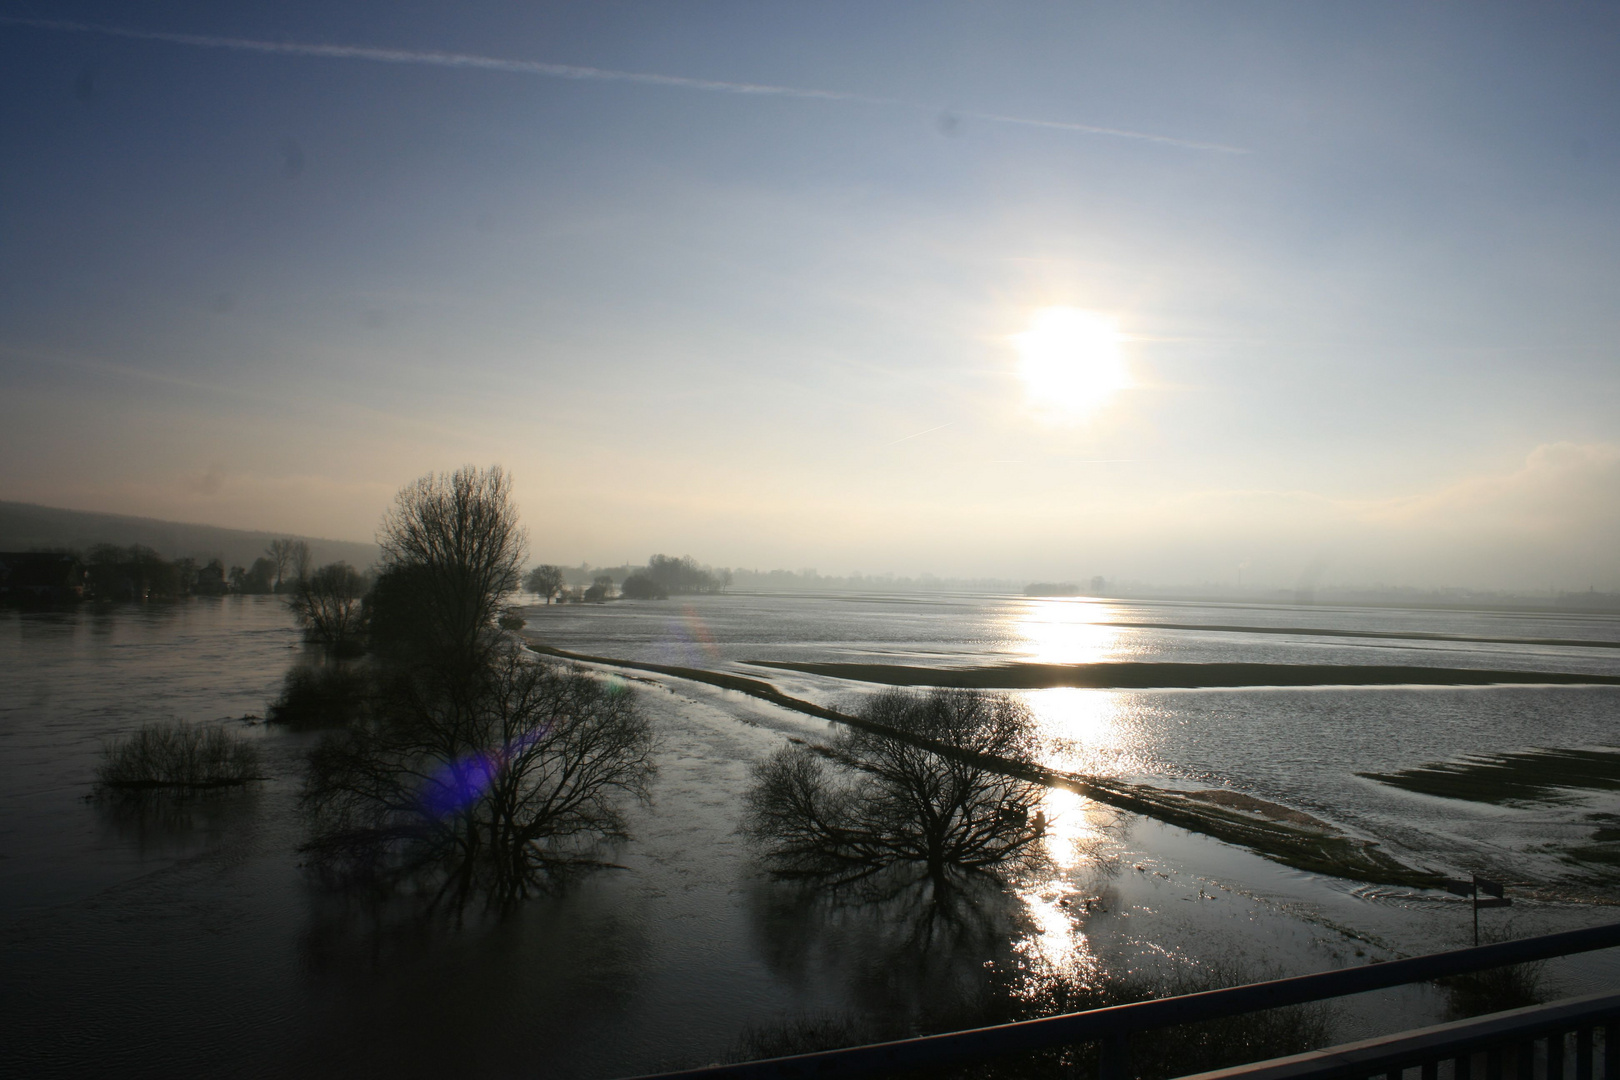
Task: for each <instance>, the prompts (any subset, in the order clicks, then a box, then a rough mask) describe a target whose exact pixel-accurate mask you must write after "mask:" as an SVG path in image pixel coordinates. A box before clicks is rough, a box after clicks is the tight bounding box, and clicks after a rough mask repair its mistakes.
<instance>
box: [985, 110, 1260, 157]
mask: <svg viewBox="0 0 1620 1080" xmlns="http://www.w3.org/2000/svg"><path fill="white" fill-rule="evenodd" d="M961 115H963V116H970V117H972V118H973V119H975V120H988V121H990V122H991V123H995V124H1019V125H1021V126H1023V127H1038V128H1055V129H1057V130H1058V131H1080V132H1084V133H1085V134H1087V135H1111V136H1113V137H1114V138H1116V139H1140V140H1141V141H1143V142H1153V143H1164V144H1165V145H1166V146H1182V147H1186V148H1187V149H1188V150H1211V151H1214V152H1215V153H1217V154H1247V153H1248V151H1247V150H1245V149H1243V147H1241V146H1226V145H1225V144H1223V143H1207V142H1194V141H1193V140H1191V139H1176V138H1172V137H1171V136H1169V135H1149V134H1148V133H1147V132H1145V131H1127V130H1126V129H1124V128H1110V127H1096V126H1095V125H1092V124H1073V123H1070V122H1068V121H1066V120H1026V119H1024V118H1023V117H1020V116H1001V115H999V114H997V113H979V112H965V113H962V114H961Z"/></svg>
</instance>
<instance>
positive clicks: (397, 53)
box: [0, 16, 1247, 154]
mask: <svg viewBox="0 0 1620 1080" xmlns="http://www.w3.org/2000/svg"><path fill="white" fill-rule="evenodd" d="M0 25H8V26H26V27H30V28H32V29H35V30H54V31H58V32H61V33H68V34H100V35H102V36H105V37H117V38H126V39H129V40H133V41H161V42H164V43H167V44H170V45H189V46H192V47H194V48H201V49H231V50H235V51H238V52H254V53H266V54H272V55H282V56H308V57H315V58H320V59H328V60H368V61H371V62H372V63H379V64H419V65H425V66H429V67H448V68H470V69H474V70H478V71H501V72H507V73H510V74H518V75H541V76H544V77H547V78H553V79H572V80H575V81H594V82H627V83H638V84H641V85H644V86H671V87H677V88H680V89H683V90H704V91H708V92H710V93H721V94H745V95H754V96H759V97H783V98H796V99H801V100H808V101H850V102H857V103H860V104H866V105H888V106H898V107H902V108H921V106H916V105H912V104H909V103H907V102H904V101H900V100H898V99H895V98H884V97H873V96H871V95H869V94H854V93H849V92H847V91H843V90H816V89H812V88H807V87H801V86H773V85H770V84H768V83H746V82H727V81H724V80H719V79H693V78H688V77H687V76H684V75H661V74H658V73H656V72H650V71H616V70H614V69H612V68H596V67H582V66H579V65H575V64H550V63H546V62H544V61H540V60H507V59H503V58H501V57H498V56H479V55H477V54H474V53H447V52H420V51H416V50H412V49H379V48H372V47H370V46H364V45H319V44H311V43H308V42H298V41H261V40H258V39H256V38H236V37H217V36H214V35H211V34H176V33H170V32H167V31H161V30H131V29H127V28H125V27H120V26H104V25H102V24H99V23H82V22H67V21H64V20H60V19H28V18H20V17H14V16H0ZM929 111H932V110H929ZM961 115H963V116H967V117H972V118H973V119H975V120H983V121H986V122H989V123H995V124H1015V125H1020V126H1023V127H1037V128H1050V129H1053V130H1057V131H1074V132H1079V133H1081V134H1085V135H1102V136H1106V137H1109V138H1118V139H1135V140H1138V141H1141V142H1150V143H1160V144H1162V145H1165V146H1179V147H1181V148H1183V149H1187V150H1205V151H1214V152H1218V153H1227V154H1242V153H1247V151H1245V150H1243V149H1241V148H1239V147H1235V146H1223V145H1221V144H1219V143H1206V142H1196V141H1194V140H1191V139H1177V138H1172V137H1170V136H1168V135H1154V134H1151V133H1149V132H1144V131H1129V130H1126V129H1124V128H1110V127H1097V126H1095V125H1091V124H1075V123H1069V122H1066V121H1061V120H1032V119H1027V118H1024V117H1017V116H1003V115H1000V114H998V113H981V112H965V113H962V114H961Z"/></svg>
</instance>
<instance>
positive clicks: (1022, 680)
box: [746, 660, 1620, 690]
mask: <svg viewBox="0 0 1620 1080" xmlns="http://www.w3.org/2000/svg"><path fill="white" fill-rule="evenodd" d="M746 662H747V663H749V664H752V665H754V666H755V667H768V668H780V669H782V670H785V671H800V672H803V673H805V674H806V675H824V676H827V677H829V678H834V679H847V680H850V681H853V682H866V683H878V684H881V685H884V686H943V687H952V688H960V689H971V690H1044V689H1049V688H1052V687H1059V686H1076V687H1084V688H1086V689H1093V690H1179V689H1212V688H1226V687H1252V686H1496V685H1501V684H1505V683H1508V684H1526V685H1547V684H1557V685H1571V686H1582V685H1601V686H1620V676H1615V675H1585V674H1578V673H1573V672H1565V671H1492V670H1488V669H1484V668H1441V667H1423V666H1420V665H1385V664H1234V663H1226V664H1177V663H1159V662H1143V663H1136V662H1131V661H1115V662H1107V663H1100V664H996V665H993V666H988V667H964V668H938V667H909V666H906V665H901V664H801V663H793V662H790V661H785V660H749V661H746Z"/></svg>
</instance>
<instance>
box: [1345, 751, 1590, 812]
mask: <svg viewBox="0 0 1620 1080" xmlns="http://www.w3.org/2000/svg"><path fill="white" fill-rule="evenodd" d="M1356 775H1357V776H1363V777H1366V778H1367V779H1368V780H1377V781H1378V782H1379V783H1381V784H1388V785H1390V786H1391V787H1398V788H1400V789H1402V790H1403V791H1415V792H1418V793H1419V794H1423V795H1438V796H1440V797H1441V798H1446V799H1467V800H1469V801H1470V802H1483V803H1497V804H1501V803H1516V802H1533V801H1537V800H1541V801H1545V800H1548V799H1557V798H1560V797H1562V796H1563V794H1564V793H1565V792H1569V791H1620V750H1560V749H1552V748H1545V747H1543V748H1537V749H1533V750H1520V751H1517V752H1514V753H1508V754H1472V755H1469V756H1468V757H1465V758H1463V759H1462V760H1461V761H1441V762H1436V763H1434V764H1430V765H1419V766H1416V767H1414V768H1411V769H1400V770H1398V771H1396V772H1388V773H1357V774H1356Z"/></svg>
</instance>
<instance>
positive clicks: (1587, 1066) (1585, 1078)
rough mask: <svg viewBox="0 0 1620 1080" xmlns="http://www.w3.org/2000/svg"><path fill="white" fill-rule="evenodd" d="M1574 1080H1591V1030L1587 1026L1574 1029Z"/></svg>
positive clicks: (1583, 1025) (1589, 1026)
mask: <svg viewBox="0 0 1620 1080" xmlns="http://www.w3.org/2000/svg"><path fill="white" fill-rule="evenodd" d="M1575 1080H1592V1028H1591V1025H1589V1024H1582V1025H1581V1026H1580V1027H1578V1028H1576V1029H1575Z"/></svg>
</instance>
